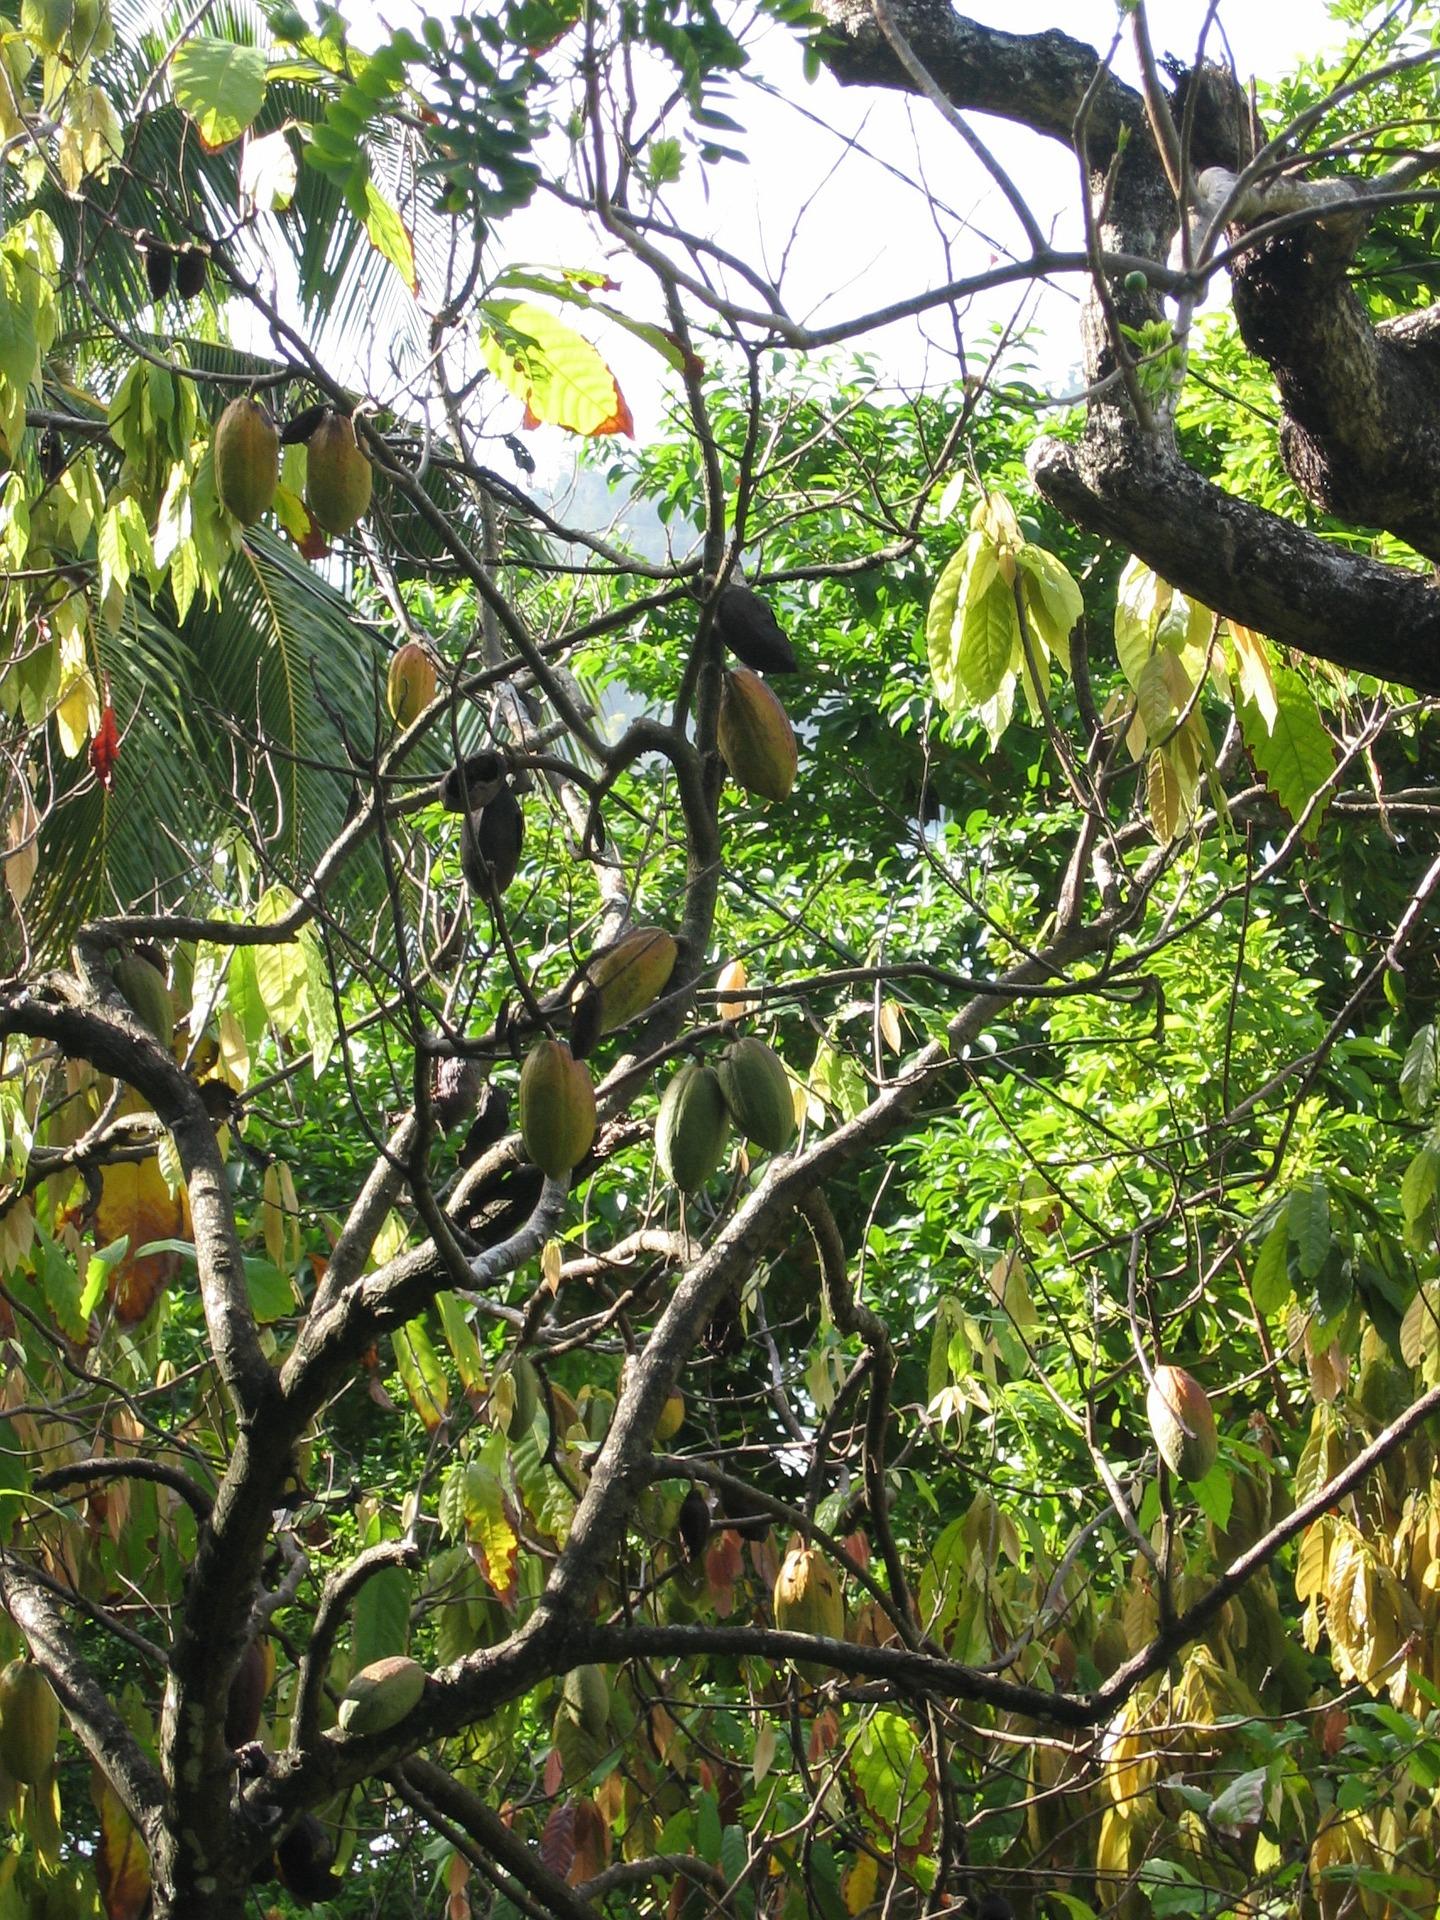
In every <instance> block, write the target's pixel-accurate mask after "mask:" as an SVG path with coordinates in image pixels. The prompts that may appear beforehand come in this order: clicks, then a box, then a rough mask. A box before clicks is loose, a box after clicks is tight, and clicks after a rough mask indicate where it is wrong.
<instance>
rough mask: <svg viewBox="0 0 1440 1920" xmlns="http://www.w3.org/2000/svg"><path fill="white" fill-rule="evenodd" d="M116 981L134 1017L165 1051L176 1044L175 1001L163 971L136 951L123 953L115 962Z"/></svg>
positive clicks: (121, 995)
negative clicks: (145, 1027) (147, 1029)
mask: <svg viewBox="0 0 1440 1920" xmlns="http://www.w3.org/2000/svg"><path fill="white" fill-rule="evenodd" d="M115 984H116V986H117V987H118V988H119V989H120V997H121V999H122V1000H124V1001H125V1003H126V1005H127V1006H128V1007H129V1008H130V1010H131V1012H132V1013H133V1014H134V1015H135V1017H136V1019H137V1020H140V1021H141V1022H143V1024H144V1025H145V1026H147V1027H148V1028H149V1029H150V1031H151V1033H153V1034H154V1036H155V1038H156V1039H157V1040H158V1041H159V1042H160V1044H161V1046H162V1047H164V1048H165V1050H166V1052H167V1053H168V1052H169V1051H170V1050H171V1049H172V1048H173V1047H174V1045H175V1003H174V1001H173V1000H172V999H171V998H170V989H169V987H168V986H167V985H166V984H165V976H164V974H163V973H161V971H160V969H159V968H158V967H153V966H151V964H150V962H149V961H148V960H142V959H141V957H140V955H139V954H138V953H122V954H121V955H120V958H119V959H118V960H117V961H116V962H115Z"/></svg>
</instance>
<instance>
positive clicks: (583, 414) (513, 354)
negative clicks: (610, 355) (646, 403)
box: [480, 300, 634, 439]
mask: <svg viewBox="0 0 1440 1920" xmlns="http://www.w3.org/2000/svg"><path fill="white" fill-rule="evenodd" d="M480 311H481V313H482V314H483V315H484V317H485V318H486V319H487V320H488V321H489V323H490V324H489V327H488V329H487V331H486V332H485V334H484V336H483V337H482V340H481V343H480V350H481V352H482V354H483V355H484V359H485V364H486V365H487V366H488V367H489V369H490V371H491V372H492V373H493V374H494V375H495V377H496V379H497V380H499V381H500V383H501V385H502V386H504V387H506V388H508V390H509V391H510V392H511V393H513V394H514V395H515V397H516V399H517V400H520V401H523V402H524V405H525V408H526V411H527V413H528V414H529V415H530V416H531V417H532V418H533V419H535V420H539V421H541V422H543V423H544V424H545V425H547V426H553V427H566V428H568V429H569V430H570V432H572V433H581V434H585V435H586V436H587V437H588V438H592V439H594V438H599V437H601V436H603V435H607V434H613V433H626V434H628V433H633V432H634V422H633V420H632V419H631V416H630V408H629V406H628V405H627V403H626V400H625V396H624V395H623V394H622V393H621V391H620V388H619V385H618V383H617V382H616V379H615V376H614V374H613V373H612V372H611V371H610V369H609V367H608V366H607V365H606V364H605V362H604V360H603V359H602V358H601V356H600V354H599V352H598V351H597V349H596V348H594V347H593V346H591V344H590V342H589V341H588V340H587V339H586V338H585V337H584V335H583V334H579V333H577V332H576V331H575V329H574V328H573V327H569V326H567V325H566V324H565V322H564V321H563V320H561V319H559V318H557V316H556V315H555V314H553V313H549V312H547V311H546V310H545V308H544V307H537V306H534V305H532V304H531V303H530V302H529V301H526V300H487V301H484V302H482V303H481V307H480Z"/></svg>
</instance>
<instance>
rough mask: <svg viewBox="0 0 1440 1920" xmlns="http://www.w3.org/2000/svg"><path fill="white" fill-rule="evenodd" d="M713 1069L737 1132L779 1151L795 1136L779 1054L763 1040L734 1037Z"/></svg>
mask: <svg viewBox="0 0 1440 1920" xmlns="http://www.w3.org/2000/svg"><path fill="white" fill-rule="evenodd" d="M716 1072H717V1073H718V1074H719V1077H720V1091H721V1092H722V1093H723V1094H724V1096H725V1105H726V1106H727V1107H728V1108H729V1109H730V1118H731V1119H732V1120H733V1121H734V1122H735V1125H736V1126H737V1128H738V1129H739V1130H740V1132H741V1133H743V1134H744V1136H745V1138H746V1139H747V1140H753V1141H754V1142H755V1145H756V1146H757V1147H763V1148H764V1150H765V1152H766V1153H783V1152H784V1151H785V1149H786V1148H787V1147H788V1146H789V1144H790V1142H791V1141H792V1140H793V1139H794V1138H795V1102H794V1097H793V1095H792V1094H791V1092H790V1076H789V1074H788V1073H786V1071H785V1066H784V1062H783V1061H782V1060H781V1058H780V1056H779V1054H778V1053H776V1052H775V1051H774V1050H773V1049H772V1048H770V1047H767V1046H766V1044H765V1042H764V1041H763V1040H755V1039H752V1038H749V1037H747V1038H746V1039H743V1040H736V1041H735V1042H734V1044H733V1045H731V1046H729V1047H727V1048H726V1049H725V1051H724V1053H723V1054H721V1056H720V1064H719V1066H718V1067H717V1069H716Z"/></svg>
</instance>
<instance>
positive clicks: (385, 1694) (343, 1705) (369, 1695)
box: [338, 1653, 428, 1733]
mask: <svg viewBox="0 0 1440 1920" xmlns="http://www.w3.org/2000/svg"><path fill="white" fill-rule="evenodd" d="M427 1678H428V1676H427V1674H426V1672H425V1669H424V1668H423V1667H422V1666H421V1664H420V1662H419V1661H418V1660H411V1659H409V1658H408V1657H407V1656H406V1655H405V1654H403V1653H392V1654H391V1655H390V1656H389V1658H388V1659H385V1660H372V1661H371V1662H370V1665H369V1666H368V1667H362V1668H361V1669H360V1671H359V1673H357V1674H356V1675H355V1676H354V1677H353V1678H352V1680H351V1682H350V1684H349V1686H348V1687H346V1689H345V1691H344V1693H343V1694H342V1695H341V1696H340V1712H339V1716H338V1717H339V1721H340V1725H341V1727H342V1728H343V1729H344V1731H345V1732H346V1733H386V1732H388V1731H389V1729H390V1728H391V1727H393V1726H396V1725H397V1724H398V1723H399V1722H400V1721H401V1720H403V1719H404V1718H405V1716H406V1714H407V1713H409V1712H410V1710H411V1708H412V1707H414V1706H416V1705H418V1704H419V1700H420V1696H421V1694H422V1693H424V1691H425V1681H426V1679H427Z"/></svg>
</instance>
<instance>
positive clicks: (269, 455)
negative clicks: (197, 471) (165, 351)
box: [215, 399, 280, 527]
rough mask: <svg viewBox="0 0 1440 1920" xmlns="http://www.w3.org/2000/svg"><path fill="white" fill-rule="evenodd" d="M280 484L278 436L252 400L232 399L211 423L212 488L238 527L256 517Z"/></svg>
mask: <svg viewBox="0 0 1440 1920" xmlns="http://www.w3.org/2000/svg"><path fill="white" fill-rule="evenodd" d="M279 484H280V436H279V434H278V433H277V432H276V431H275V422H274V421H273V420H272V419H271V418H270V416H269V414H268V413H267V412H266V411H265V409H264V408H263V407H261V406H257V405H256V403H255V401H253V400H249V399H245V400H232V401H231V402H230V404H229V406H228V407H226V409H225V411H224V412H223V413H222V414H221V416H220V418H219V420H218V421H217V422H216V425H215V490H216V492H217V493H218V494H219V495H220V501H221V505H222V506H223V507H224V508H225V510H226V511H227V513H233V514H234V516H235V518H236V519H237V520H238V521H239V522H240V524H241V526H242V527H248V526H251V525H253V523H254V522H255V521H256V520H258V519H259V518H260V516H261V514H262V513H264V512H265V511H266V509H267V508H268V507H269V506H270V504H271V502H272V501H273V500H274V498H275V489H276V487H277V486H278V485H279Z"/></svg>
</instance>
